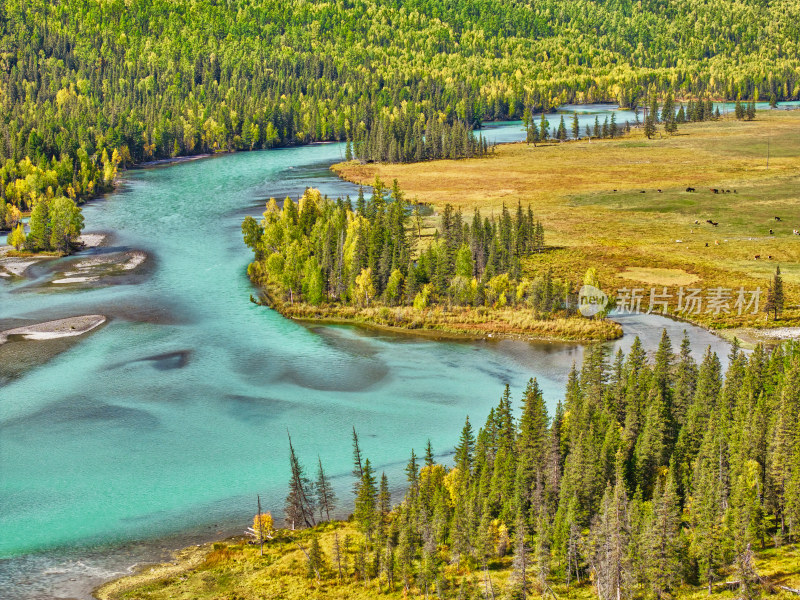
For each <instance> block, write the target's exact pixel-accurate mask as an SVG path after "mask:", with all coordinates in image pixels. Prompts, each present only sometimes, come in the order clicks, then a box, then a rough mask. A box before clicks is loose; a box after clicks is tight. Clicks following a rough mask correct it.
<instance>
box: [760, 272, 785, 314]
mask: <svg viewBox="0 0 800 600" xmlns="http://www.w3.org/2000/svg"><path fill="white" fill-rule="evenodd" d="M764 312H766V313H767V314H769V313H772V315H773V317H772V318H773V320H775V321H777V320H778V314H779V313H781V312H783V278H782V277H781V268H780V266H778V267H775V275H774V276H773V278H772V283H771V284H770V286H769V288H768V289H767V302H766V303H765V305H764Z"/></svg>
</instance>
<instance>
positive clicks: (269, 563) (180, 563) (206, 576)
mask: <svg viewBox="0 0 800 600" xmlns="http://www.w3.org/2000/svg"><path fill="white" fill-rule="evenodd" d="M336 535H338V539H339V541H340V543H341V542H342V541H343V539H344V536H345V535H351V536H352V537H353V539H357V536H358V535H359V534H358V533H357V532H356V530H355V528H354V527H353V525H352V524H351V523H343V522H333V523H325V524H322V525H320V526H318V527H316V528H315V529H313V530H303V531H296V532H286V531H284V532H282V533H281V534H280V535H278V536H277V537H276V539H274V540H272V541H269V542H267V543H266V544H265V546H264V556H261V555H260V552H259V548H258V546H257V545H252V544H249V543H248V542H247V540H245V539H232V540H228V541H225V542H217V543H209V544H205V545H203V546H199V547H190V548H188V549H186V550H182V551H181V552H180V553H178V554H177V555H176V557H175V561H173V562H172V563H166V564H163V565H155V566H151V567H147V568H145V569H144V570H142V571H141V572H140V573H138V574H136V575H133V576H130V577H125V578H123V579H120V580H117V581H114V582H111V583H108V584H106V585H104V586H102V587H101V588H99V589H98V590H97V591H95V595H96V597H97V598H98V599H99V600H179V599H186V600H188V599H192V600H219V599H223V598H224V599H226V600H234V599H235V600H256V599H259V600H272V599H275V600H277V599H281V600H301V599H318V600H361V599H365V600H366V599H368V598H376V597H381V598H387V599H393V598H394V599H399V598H408V597H422V596H421V594H420V591H419V590H418V589H416V588H415V587H412V588H411V589H410V590H409V591H408V592H405V593H404V591H403V586H402V583H401V582H400V581H398V582H397V583H396V584H395V587H394V589H393V590H390V589H389V588H388V585H387V583H386V580H385V578H383V579H381V580H373V581H370V582H367V583H365V582H363V581H359V579H358V578H357V577H356V576H354V575H353V565H352V560H353V559H352V557H350V558H348V563H349V564H348V568H347V570H346V571H345V576H344V577H343V579H342V580H341V581H340V580H339V578H338V570H337V568H336V565H335V562H334V559H333V557H334V554H333V544H334V537H335V536H336ZM312 536H318V539H319V542H320V546H321V548H322V550H323V552H324V554H325V568H324V569H323V571H322V577H321V580H320V581H317V580H316V578H314V577H309V576H308V569H307V566H306V564H307V561H306V558H305V555H304V554H303V552H302V551H301V550H300V549H299V548H298V546H297V544H298V543H299V544H300V545H301V546H303V547H304V548H306V549H307V548H308V547H309V545H310V540H311V538H312ZM443 550H444V549H443ZM445 554H446V552H445ZM755 564H756V569H757V571H758V573H759V575H760V576H761V577H762V578H763V579H764V581H765V588H766V590H767V591H768V592H770V597H774V598H776V599H779V600H788V599H789V598H796V596H793V595H792V594H790V593H788V592H785V591H783V590H781V589H780V588H778V587H776V586H778V585H784V586H787V587H791V588H795V589H796V588H798V587H800V549H798V548H797V547H792V546H784V547H782V548H780V549H777V550H776V549H766V550H761V551H759V552H758V553H757V555H756V563H755ZM444 574H445V576H446V578H447V579H448V580H449V581H450V582H452V583H451V585H452V584H454V585H455V586H460V585H461V583H462V581H464V580H467V581H472V582H473V583H474V584H475V586H476V588H477V589H479V590H481V591H482V590H484V589H485V586H486V584H485V581H484V575H483V573H482V572H480V571H477V570H474V569H468V568H466V567H464V566H458V565H447V566H446V567H445V568H444ZM510 574H511V556H504V557H502V558H497V559H494V560H492V561H490V563H489V575H490V578H491V581H492V587H493V588H494V591H495V593H496V594H497V597H498V598H499V597H503V596H502V590H503V588H504V587H505V584H506V583H507V581H508V578H509V576H510ZM731 576H732V577H734V575H733V574H731ZM397 577H398V580H399V575H398V576H397ZM550 586H551V587H552V589H553V591H554V592H555V593H556V594H557V596H558V597H559V598H568V599H570V600H594V599H595V598H596V593H595V590H594V587H593V586H592V584H591V582H583V583H582V584H581V585H577V586H576V585H572V586H571V587H569V588H568V587H567V586H566V585H565V584H563V583H560V582H556V581H551V582H550ZM379 594H380V595H379ZM737 595H738V590H736V589H728V588H727V587H725V586H718V587H715V589H714V593H713V594H712V596H713V597H714V598H715V599H719V600H728V599H731V600H733V599H734V598H736V597H737ZM708 597H709V596H708V591H707V588H706V587H705V586H696V587H695V586H690V585H684V586H683V587H681V588H680V589H678V590H677V592H676V593H675V595H674V598H675V600H701V598H708Z"/></svg>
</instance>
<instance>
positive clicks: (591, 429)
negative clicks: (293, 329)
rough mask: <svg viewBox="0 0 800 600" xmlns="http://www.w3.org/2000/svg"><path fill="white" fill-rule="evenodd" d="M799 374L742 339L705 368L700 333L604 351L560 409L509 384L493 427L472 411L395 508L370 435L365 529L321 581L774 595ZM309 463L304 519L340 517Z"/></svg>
mask: <svg viewBox="0 0 800 600" xmlns="http://www.w3.org/2000/svg"><path fill="white" fill-rule="evenodd" d="M798 378H800V346H799V345H798V344H797V343H789V344H788V345H784V346H782V347H781V346H779V347H777V348H775V349H774V350H772V351H771V352H768V351H765V349H764V348H763V347H762V346H758V347H756V349H755V350H754V351H753V352H752V353H751V354H749V355H747V354H745V353H744V352H742V351H741V350H740V349H739V347H738V345H737V344H734V345H733V347H732V350H731V353H730V356H729V366H728V368H727V371H726V372H725V373H723V369H722V367H721V364H720V360H719V358H718V357H717V356H716V355H715V354H713V353H711V351H710V349H709V350H708V351H707V352H706V353H705V355H704V356H703V359H702V361H701V362H700V364H697V363H696V361H695V360H694V359H693V358H692V355H691V349H690V347H689V341H688V338H684V340H683V341H682V342H681V344H680V347H679V348H677V349H676V348H674V347H673V343H672V341H671V340H670V339H669V337H668V336H667V334H666V332H664V333H663V335H662V338H661V343H660V345H659V346H658V349H657V351H656V352H655V355H654V356H653V357H652V358H648V356H647V354H646V352H645V350H644V348H643V347H642V345H641V344H640V342H639V340H638V338H637V339H636V340H635V342H634V344H633V346H632V347H631V349H630V351H629V352H628V354H627V356H626V355H624V354H623V353H622V351H619V352H618V353H617V354H616V355H615V356H613V357H612V356H608V354H607V350H606V349H605V348H604V347H602V346H595V347H592V348H590V349H588V350H587V354H586V356H585V358H584V362H583V366H582V368H581V369H580V370H578V369H577V368H575V367H573V370H572V372H571V373H570V375H569V381H568V384H567V389H566V394H565V398H564V402H563V403H562V402H559V403H558V405H557V406H556V409H555V411H554V412H553V413H549V412H548V410H547V407H546V404H545V399H544V398H543V395H542V392H541V390H540V388H539V386H538V384H537V382H536V380H531V381H530V382H529V383H528V386H527V388H526V389H525V390H524V392H523V394H522V397H521V399H519V400H516V399H515V398H514V397H513V395H512V393H511V391H510V390H509V388H508V387H506V389H505V392H504V393H503V394H502V396H501V398H500V401H499V403H498V404H497V406H496V407H494V408H492V409H491V410H490V411H489V415H488V417H487V418H486V421H485V424H484V425H483V426H482V427H480V428H477V429H476V427H475V425H473V422H471V421H470V419H469V418H467V419H466V421H465V423H464V427H463V430H462V432H461V436H460V440H459V442H458V445H457V446H456V448H455V456H454V457H452V458H448V459H447V460H445V461H444V463H442V462H438V461H437V460H436V457H435V455H434V452H433V449H432V447H431V445H430V442H428V445H427V448H426V449H425V453H424V457H422V456H417V454H415V453H414V451H412V452H411V457H410V459H409V460H408V463H407V466H406V468H405V473H406V481H405V482H404V484H405V486H406V488H407V491H406V492H405V495H404V497H403V500H402V502H400V503H399V504H397V505H396V506H395V507H394V508H392V507H391V502H390V493H389V490H390V487H389V482H388V481H387V479H386V475H385V474H384V475H383V476H382V477H381V478H380V483H378V476H377V474H376V472H375V470H374V469H373V467H372V466H371V464H370V462H369V460H368V459H367V458H366V453H365V451H364V450H363V448H362V447H361V446H360V445H359V439H358V436H357V433H356V431H355V430H354V431H353V457H354V469H353V475H354V477H355V484H354V487H353V493H354V495H355V504H354V512H353V521H354V523H355V525H356V526H357V528H358V529H359V531H360V533H361V536H360V537H359V539H358V540H352V539H348V540H346V541H345V544H343V545H342V544H340V541H339V538H338V537H337V538H336V541H335V542H334V548H333V555H331V556H326V555H325V553H324V552H322V551H321V550H320V548H319V546H318V545H317V546H316V549H315V550H312V552H311V553H310V554H307V558H308V561H309V573H310V574H311V576H313V575H314V574H316V577H317V578H318V579H319V578H320V577H326V578H329V579H330V580H333V581H334V585H335V582H336V581H338V582H339V583H341V582H343V581H345V582H346V581H347V580H349V579H350V578H355V579H358V580H361V581H364V582H370V581H374V582H376V583H377V586H378V589H381V590H384V591H385V592H389V591H393V590H396V589H403V590H405V592H406V593H410V594H419V595H420V596H425V597H428V596H429V594H430V596H431V597H433V596H435V597H438V598H495V597H497V598H501V597H502V598H526V597H533V596H534V595H536V596H539V595H541V596H543V597H547V596H552V597H558V596H557V595H556V594H555V592H554V591H553V590H552V587H551V586H555V585H556V584H558V585H559V586H560V587H561V589H563V586H566V587H567V588H575V587H577V588H578V589H580V588H581V586H582V587H583V588H586V587H590V588H591V589H592V590H593V593H594V594H595V595H596V596H597V597H598V598H599V599H600V600H613V599H616V600H619V599H620V598H658V599H665V598H672V597H675V595H676V594H678V592H679V590H680V589H681V588H686V586H695V587H701V588H702V587H705V588H707V590H708V592H709V593H711V592H712V591H719V590H722V589H730V588H733V589H735V590H736V591H737V597H739V598H745V599H748V600H749V599H754V598H759V597H760V596H761V595H762V592H763V591H764V590H765V589H767V585H768V582H766V581H765V580H764V579H762V577H761V576H760V575H759V573H758V569H757V566H756V560H755V558H754V557H755V554H756V552H757V551H759V550H763V549H764V548H766V547H779V548H780V547H783V546H785V545H791V544H794V543H796V542H797V541H798V540H799V539H800V537H799V536H800V429H798V419H797V415H798V414H799V413H800V381H798ZM449 465H451V466H449ZM291 466H292V478H291V482H290V493H289V495H288V496H287V500H286V518H287V524H288V525H289V526H296V527H305V526H312V525H314V524H316V522H317V521H316V515H319V519H320V520H325V519H326V515H327V519H330V513H331V511H332V510H336V498H335V495H331V490H330V487H329V483H328V482H327V480H326V477H325V474H324V471H323V469H322V464H321V462H320V468H319V476H318V477H317V481H316V483H311V482H310V481H308V480H307V479H306V478H305V476H304V474H303V467H302V465H301V464H300V462H299V461H298V459H297V456H296V454H295V450H294V448H291ZM312 548H313V546H312ZM504 556H513V561H512V562H511V568H512V572H511V575H510V577H508V579H507V582H506V584H505V588H504V589H496V588H495V584H493V583H492V580H491V579H490V577H489V567H490V565H492V564H497V561H498V560H500V559H502V557H504ZM343 557H344V558H343ZM342 561H344V564H345V568H344V572H343V571H342V564H343V562H342ZM348 561H349V562H348ZM325 565H329V567H328V568H327V569H326V568H325ZM337 565H338V569H339V573H338V579H337V578H336V568H337ZM348 565H351V566H348ZM454 565H455V566H457V567H458V569H456V571H454V570H453V566H454ZM456 572H458V573H459V575H464V574H467V575H466V576H464V577H459V578H456V577H455V576H454V575H455V573H456ZM469 573H472V576H469Z"/></svg>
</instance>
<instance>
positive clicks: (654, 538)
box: [645, 468, 681, 599]
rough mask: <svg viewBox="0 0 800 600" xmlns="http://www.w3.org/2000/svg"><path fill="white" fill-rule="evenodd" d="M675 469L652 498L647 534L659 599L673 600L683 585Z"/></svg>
mask: <svg viewBox="0 0 800 600" xmlns="http://www.w3.org/2000/svg"><path fill="white" fill-rule="evenodd" d="M674 475H675V469H674V468H670V469H669V470H668V471H667V472H666V474H665V475H664V476H663V477H662V478H661V480H660V481H659V484H658V486H657V489H656V493H655V494H654V497H653V518H652V519H651V520H650V522H649V524H648V527H647V532H646V534H645V549H646V560H647V566H648V571H649V573H648V575H649V576H648V579H649V581H650V583H651V585H652V589H653V593H654V594H655V596H656V598H659V599H661V598H666V597H670V596H669V593H670V592H671V591H672V590H673V589H674V588H675V587H676V586H677V585H678V584H679V583H680V579H681V578H680V571H681V548H680V540H679V531H680V525H681V515H680V507H679V504H678V493H677V487H676V484H675V476H674Z"/></svg>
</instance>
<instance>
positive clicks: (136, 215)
mask: <svg viewBox="0 0 800 600" xmlns="http://www.w3.org/2000/svg"><path fill="white" fill-rule="evenodd" d="M611 108H612V107H602V106H600V107H573V109H574V110H580V111H581V114H582V116H581V121H582V123H593V122H594V116H595V114H599V115H600V118H601V120H602V119H603V118H604V115H606V114H609V113H608V111H609V110H610V109H611ZM564 110H565V112H568V111H569V110H570V108H569V107H567V108H565V109H564ZM617 115H618V117H617V119H618V122H620V123H623V122H624V121H625V120H626V119H630V120H633V118H632V116H631V115H625V114H623V113H622V112H621V111H619V112H618V113H617ZM550 121H551V123H553V122H554V121H555V119H554V118H551V119H550ZM484 134H485V135H486V136H487V138H488V139H489V140H490V141H491V142H493V143H495V142H498V143H499V142H507V141H513V140H518V139H521V137H522V136H523V135H524V134H523V132H522V131H521V128H520V125H519V124H518V123H516V124H498V125H494V126H492V127H490V128H487V129H486V130H485V132H484ZM343 150H344V149H343V145H342V144H320V145H315V146H307V147H300V148H290V149H281V150H271V151H262V152H249V153H240V154H228V155H220V156H215V157H208V158H203V159H199V160H191V161H184V162H178V163H173V164H169V165H153V166H151V167H149V168H144V169H137V170H134V171H130V172H128V173H125V174H124V176H123V177H122V178H121V181H120V185H119V186H118V189H117V191H116V192H114V193H113V194H110V195H108V196H107V197H105V198H102V199H99V200H97V201H94V202H91V203H89V204H88V205H86V206H85V208H84V214H85V218H86V229H87V231H88V232H101V233H106V234H108V239H107V242H106V244H105V245H104V246H102V247H99V248H94V249H91V250H87V251H85V252H84V253H82V256H81V257H78V258H77V259H76V258H70V259H58V260H56V261H50V262H45V263H42V264H38V265H34V266H32V267H30V268H29V269H28V271H27V272H26V273H25V277H24V278H21V279H16V280H13V281H2V280H0V329H6V328H9V327H13V326H16V325H21V324H25V323H32V322H36V321H43V320H50V319H56V318H61V317H67V316H73V315H81V314H102V315H106V316H107V317H108V319H109V320H108V323H107V324H106V325H104V326H103V327H102V328H99V329H98V330H95V331H93V332H91V333H89V334H87V335H84V336H82V337H81V338H75V339H77V340H79V341H77V342H76V343H74V345H71V346H70V347H69V348H67V349H66V350H64V351H62V352H60V353H57V354H56V353H54V356H53V358H52V359H51V360H49V361H45V362H42V361H39V363H37V364H35V365H34V366H33V367H32V368H28V369H25V370H20V372H19V373H17V374H16V375H15V376H10V377H6V378H5V379H4V380H0V597H2V598H5V599H8V600H12V599H13V600H19V599H32V598H90V597H91V590H92V588H93V587H94V586H96V585H97V584H98V583H100V582H102V581H104V580H106V579H109V578H111V577H114V576H118V575H120V574H122V573H125V572H127V570H129V569H130V568H132V566H133V565H134V564H135V563H137V562H142V561H151V560H157V559H159V558H162V557H164V556H165V552H166V551H168V550H169V549H171V548H175V547H179V546H181V545H186V544H188V543H195V542H199V541H202V540H208V539H213V538H216V537H223V536H226V535H231V534H235V533H240V532H241V531H242V530H243V529H244V527H246V525H247V523H248V521H250V519H251V518H252V514H253V512H254V509H255V499H256V494H261V498H262V502H263V504H264V505H265V507H266V508H267V509H270V510H272V511H273V512H275V513H276V514H277V513H280V512H281V508H282V506H283V497H284V495H285V487H286V482H287V479H288V460H287V453H288V445H287V430H288V431H289V432H290V433H291V435H292V439H293V442H294V445H295V448H296V449H297V451H298V453H299V456H300V458H301V460H302V461H303V462H304V463H305V465H306V466H307V468H309V469H310V470H311V467H312V466H313V464H314V463H315V462H316V460H317V456H320V457H321V458H322V461H323V463H324V464H325V466H326V468H327V470H328V471H329V472H330V474H331V475H333V476H334V478H335V480H336V482H337V486H338V488H339V490H340V493H339V495H340V497H341V499H342V501H341V503H342V504H343V505H349V504H350V502H351V497H350V495H349V492H347V489H349V484H350V481H349V472H350V469H351V465H350V457H351V446H350V441H351V431H352V428H353V427H355V428H356V429H357V431H358V433H359V435H360V438H361V442H362V448H363V450H364V452H365V454H366V456H368V457H369V458H370V459H371V461H372V462H373V464H376V465H378V469H379V470H383V471H386V473H387V475H389V477H390V481H392V482H394V485H395V486H396V489H397V494H396V496H397V497H399V494H400V492H401V484H402V476H401V469H402V465H403V464H404V462H405V459H406V457H407V456H408V454H409V453H410V451H411V449H412V448H416V449H417V452H418V453H419V452H420V451H421V450H422V448H423V446H424V444H425V443H426V441H427V440H428V439H430V440H431V441H432V443H433V446H434V449H435V450H436V451H437V452H439V453H440V454H441V455H442V456H444V457H445V458H446V456H447V454H448V453H449V452H450V450H451V449H452V447H453V446H454V444H455V443H456V440H457V437H458V433H459V431H460V429H461V426H462V424H463V422H464V417H465V416H466V415H470V417H471V418H472V421H473V422H474V423H478V424H480V423H482V422H483V421H484V419H485V417H486V414H487V412H488V410H489V408H490V406H492V405H494V404H496V402H497V400H498V399H499V397H500V394H501V392H502V389H503V386H504V385H505V384H506V383H509V384H510V385H511V387H512V390H513V392H514V395H515V397H516V398H519V396H520V393H521V391H522V389H523V388H524V385H525V383H526V381H527V380H528V378H530V377H537V378H538V380H539V383H540V384H541V386H542V387H543V389H544V392H545V395H546V398H547V400H548V403H549V405H550V406H551V407H553V406H555V403H556V402H557V401H558V399H559V398H561V397H562V396H563V390H564V383H565V380H566V376H567V373H568V371H569V368H570V367H571V365H572V364H573V362H577V363H580V360H581V356H582V348H581V347H580V346H579V345H575V344H564V343H523V342H519V341H499V340H494V341H491V340H489V341H476V342H466V341H444V340H432V339H423V338H419V337H413V336H403V335H390V334H386V333H377V332H375V331H369V330H364V329H359V328H354V327H347V326H304V325H301V324H298V323H295V322H293V321H290V320H287V319H284V318H282V317H281V316H280V315H278V314H276V313H275V312H273V311H271V310H269V309H267V308H263V307H259V306H256V305H254V304H252V303H251V302H250V300H249V297H250V294H251V293H252V291H253V290H252V288H251V286H250V283H249V281H248V280H247V277H246V274H245V270H246V266H247V263H248V260H249V251H248V250H247V248H246V247H245V246H244V245H243V244H242V240H241V233H240V229H239V227H240V224H241V221H242V219H243V217H244V216H245V215H247V214H252V215H258V214H260V212H261V210H262V207H263V204H264V201H265V199H267V198H269V197H270V196H275V197H278V198H282V197H285V196H286V195H291V196H293V197H295V198H296V197H297V196H298V195H299V194H301V193H302V190H303V189H304V188H305V187H306V186H309V185H310V186H314V187H319V188H320V189H321V190H322V191H323V192H324V193H327V194H329V195H331V196H336V195H344V194H354V193H355V192H356V188H355V187H354V186H352V185H350V184H347V183H344V182H341V181H339V180H338V179H336V178H335V177H333V176H332V175H331V174H330V172H329V171H328V166H329V165H330V164H331V163H333V162H336V161H338V160H341V157H342V154H343ZM133 250H136V251H142V252H144V253H146V255H147V259H146V260H145V262H144V264H142V265H141V266H140V267H138V268H137V269H134V270H132V271H131V274H130V275H127V276H118V277H115V278H111V279H109V280H108V282H107V284H103V285H94V286H88V287H81V288H80V289H75V288H73V289H69V288H70V286H62V288H64V289H54V288H57V287H58V286H50V285H45V282H47V281H49V280H51V279H52V277H53V274H54V273H55V272H60V271H64V270H66V269H68V266H69V264H70V263H69V261H75V260H84V259H86V258H87V257H88V258H92V257H102V255H103V254H104V253H110V252H117V251H133ZM619 321H620V323H622V324H623V327H624V331H625V336H624V338H623V339H622V340H620V341H618V342H616V343H614V344H612V346H613V347H614V348H616V347H618V346H619V347H623V348H628V347H629V346H630V344H631V342H632V340H633V338H634V336H636V335H639V336H641V337H642V339H643V341H644V342H645V345H646V347H647V348H648V349H649V350H653V349H654V348H655V345H656V344H657V341H658V338H659V336H660V333H661V329H662V328H663V327H666V328H667V329H668V330H669V332H670V334H671V336H672V338H673V340H674V341H675V342H676V343H677V342H678V341H679V340H680V337H681V335H682V332H683V330H684V328H687V329H688V330H689V334H690V337H691V339H692V342H693V347H694V351H695V353H696V355H697V357H699V356H700V355H701V354H702V352H703V351H704V350H705V348H706V347H707V346H708V345H711V346H712V347H713V349H714V350H715V351H716V352H718V353H719V354H721V355H723V356H722V358H723V362H725V357H724V355H725V354H727V346H726V344H725V343H724V342H722V341H721V340H720V339H719V338H716V337H715V336H713V335H711V334H709V333H707V332H705V331H703V330H701V329H698V328H695V327H686V326H685V325H683V324H680V323H676V322H673V321H669V320H666V319H662V318H659V317H654V316H642V315H638V316H637V315H633V316H624V317H620V318H619ZM40 343H43V342H32V341H31V342H18V343H17V346H18V347H20V348H23V350H24V349H27V350H25V352H22V351H21V352H22V354H20V357H19V358H18V359H17V358H15V357H13V356H12V357H11V359H10V360H11V361H12V362H13V361H15V360H19V361H21V362H24V361H25V360H28V359H30V358H31V357H30V356H27V355H28V354H31V355H32V356H33V358H34V359H35V358H36V354H37V350H36V348H38V346H36V344H40ZM45 344H52V342H46V343H45ZM42 347H44V346H42ZM62 350H63V349H62ZM23 355H24V356H23ZM3 356H4V357H5V358H4V360H6V361H8V360H9V357H8V355H7V354H6V355H3ZM35 362H36V361H35V360H34V363H35ZM5 366H6V367H8V365H5ZM11 366H12V367H13V365H11ZM12 370H13V369H12Z"/></svg>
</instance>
